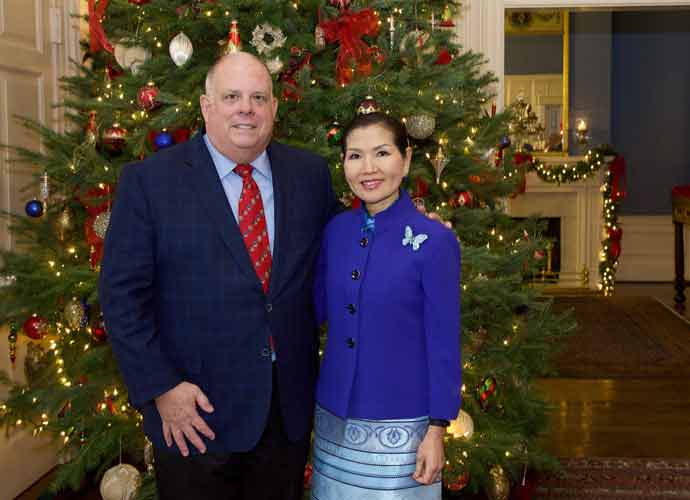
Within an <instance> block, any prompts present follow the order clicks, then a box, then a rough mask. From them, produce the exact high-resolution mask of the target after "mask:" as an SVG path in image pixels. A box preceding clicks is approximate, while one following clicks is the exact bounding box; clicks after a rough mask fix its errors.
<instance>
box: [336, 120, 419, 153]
mask: <svg viewBox="0 0 690 500" xmlns="http://www.w3.org/2000/svg"><path fill="white" fill-rule="evenodd" d="M371 125H381V126H382V127H383V128H385V129H386V130H388V131H389V132H391V133H392V134H393V142H394V143H395V147H397V148H398V150H399V151H400V154H401V155H403V156H405V150H406V149H407V148H408V147H409V145H410V143H409V141H408V140H407V129H406V128H405V125H403V124H402V123H401V122H400V120H398V119H396V118H393V117H392V116H390V115H387V114H385V113H380V112H376V113H368V114H361V115H357V116H355V117H354V118H353V119H352V121H351V122H350V123H348V124H347V126H346V127H345V130H343V141H342V144H341V147H342V150H343V154H345V151H346V150H347V138H348V137H349V136H350V134H351V133H352V131H353V130H356V129H358V128H365V127H369V126H371Z"/></svg>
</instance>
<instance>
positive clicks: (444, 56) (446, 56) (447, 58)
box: [436, 49, 453, 66]
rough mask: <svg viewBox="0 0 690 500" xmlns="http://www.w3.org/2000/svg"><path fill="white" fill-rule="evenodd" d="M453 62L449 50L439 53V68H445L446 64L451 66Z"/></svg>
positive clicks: (442, 50)
mask: <svg viewBox="0 0 690 500" xmlns="http://www.w3.org/2000/svg"><path fill="white" fill-rule="evenodd" d="M452 60H453V56H451V55H450V52H448V50H447V49H441V50H439V52H438V58H437V59H436V64H438V65H439V66H445V65H446V64H450V63H451V61H452Z"/></svg>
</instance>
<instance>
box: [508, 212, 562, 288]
mask: <svg viewBox="0 0 690 500" xmlns="http://www.w3.org/2000/svg"><path fill="white" fill-rule="evenodd" d="M513 218H514V219H515V220H516V221H520V222H522V221H524V220H525V218H524V217H513ZM538 220H539V223H540V227H542V231H543V232H542V237H543V238H544V239H546V240H547V241H548V242H549V245H548V247H547V250H546V253H545V255H544V258H543V259H542V265H541V266H539V271H537V273H536V274H534V275H533V276H531V280H532V281H544V282H548V283H556V282H558V276H559V273H560V272H561V218H560V217H540V218H539V219H538Z"/></svg>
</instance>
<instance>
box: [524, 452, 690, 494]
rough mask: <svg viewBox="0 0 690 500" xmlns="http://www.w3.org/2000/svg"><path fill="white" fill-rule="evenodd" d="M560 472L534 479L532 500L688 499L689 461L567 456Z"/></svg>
mask: <svg viewBox="0 0 690 500" xmlns="http://www.w3.org/2000/svg"><path fill="white" fill-rule="evenodd" d="M561 462H562V464H563V471H562V473H561V474H554V475H553V476H542V477H540V478H539V479H538V480H537V488H536V491H535V492H534V495H533V497H532V498H533V499H534V500H543V499H571V500H585V499H586V500H631V499H653V500H671V499H673V500H681V499H682V500H688V499H690V460H678V459H649V458H568V459H562V461H561Z"/></svg>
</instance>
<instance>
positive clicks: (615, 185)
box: [609, 156, 627, 202]
mask: <svg viewBox="0 0 690 500" xmlns="http://www.w3.org/2000/svg"><path fill="white" fill-rule="evenodd" d="M609 172H611V201H613V202H616V201H618V200H622V199H623V198H625V196H626V194H627V193H626V192H625V158H623V157H622V156H616V158H614V160H613V161H612V162H611V166H609Z"/></svg>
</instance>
